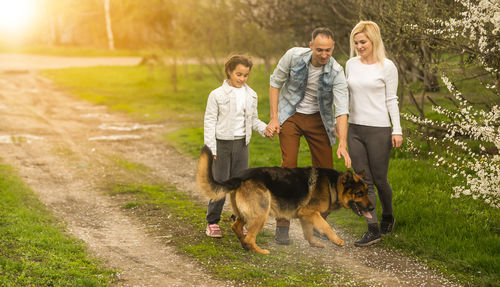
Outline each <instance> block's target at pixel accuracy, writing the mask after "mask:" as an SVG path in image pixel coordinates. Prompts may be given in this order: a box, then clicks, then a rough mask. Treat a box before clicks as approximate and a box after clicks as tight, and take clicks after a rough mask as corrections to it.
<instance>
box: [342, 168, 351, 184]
mask: <svg viewBox="0 0 500 287" xmlns="http://www.w3.org/2000/svg"><path fill="white" fill-rule="evenodd" d="M352 180H353V172H352V171H351V170H350V169H348V170H346V171H345V172H344V174H342V183H343V184H344V186H345V185H347V183H350V182H352Z"/></svg>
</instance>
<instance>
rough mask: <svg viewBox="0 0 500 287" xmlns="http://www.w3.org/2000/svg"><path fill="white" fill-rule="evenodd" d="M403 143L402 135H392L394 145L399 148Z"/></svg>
mask: <svg viewBox="0 0 500 287" xmlns="http://www.w3.org/2000/svg"><path fill="white" fill-rule="evenodd" d="M402 144H403V136H402V135H392V147H393V148H399V147H400V146H401V145H402Z"/></svg>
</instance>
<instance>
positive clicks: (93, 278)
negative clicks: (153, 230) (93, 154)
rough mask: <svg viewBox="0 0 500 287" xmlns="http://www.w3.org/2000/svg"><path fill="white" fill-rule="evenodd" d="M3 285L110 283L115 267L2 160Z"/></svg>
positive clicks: (0, 243)
mask: <svg viewBox="0 0 500 287" xmlns="http://www.w3.org/2000/svg"><path fill="white" fill-rule="evenodd" d="M0 198H1V200H0V286H108V285H109V284H110V282H112V279H113V276H114V272H113V271H111V270H106V269H105V268H104V267H103V266H102V265H101V264H100V263H99V262H98V261H97V260H96V259H94V258H90V257H89V256H88V255H87V253H86V250H85V247H84V244H83V243H82V242H80V241H78V240H76V239H73V238H71V237H70V236H69V235H68V234H66V233H65V232H64V231H63V230H64V226H62V225H61V224H60V223H59V222H58V221H56V220H55V219H54V217H53V216H52V215H51V214H50V213H49V212H48V211H47V210H46V208H45V206H44V205H42V204H41V203H40V202H39V201H38V199H37V198H36V197H35V196H34V194H33V193H32V191H31V190H29V189H28V188H27V187H26V186H25V185H24V184H23V183H22V181H21V179H20V178H18V177H17V175H16V173H15V172H14V171H13V170H12V169H11V168H9V167H7V166H5V165H0Z"/></svg>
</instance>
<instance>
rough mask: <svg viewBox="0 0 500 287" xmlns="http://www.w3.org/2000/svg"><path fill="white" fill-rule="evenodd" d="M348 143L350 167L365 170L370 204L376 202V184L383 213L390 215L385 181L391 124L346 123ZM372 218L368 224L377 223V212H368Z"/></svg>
mask: <svg viewBox="0 0 500 287" xmlns="http://www.w3.org/2000/svg"><path fill="white" fill-rule="evenodd" d="M347 145H348V147H349V156H350V157H351V161H352V168H353V169H354V171H355V172H356V173H360V172H362V171H363V170H364V171H365V173H366V175H365V182H366V184H367V185H368V197H369V198H370V200H371V201H372V203H373V205H375V206H376V204H377V196H376V195H375V189H374V187H373V186H374V185H375V187H377V193H378V197H379V200H380V204H381V206H382V214H383V215H392V189H391V186H390V184H389V181H388V180H387V171H388V169H389V158H390V152H391V148H392V135H391V128H390V127H369V126H362V125H355V124H349V131H348V134H347ZM371 215H372V218H371V219H369V218H367V223H368V224H370V223H377V222H378V221H377V212H376V209H374V210H373V211H372V212H371Z"/></svg>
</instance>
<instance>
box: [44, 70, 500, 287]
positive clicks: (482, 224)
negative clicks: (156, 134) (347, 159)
mask: <svg viewBox="0 0 500 287" xmlns="http://www.w3.org/2000/svg"><path fill="white" fill-rule="evenodd" d="M178 68H179V69H178V91H177V92H174V90H173V85H172V83H171V82H170V79H171V77H170V73H171V71H170V70H168V68H161V69H160V68H158V69H155V70H154V71H150V70H148V69H147V68H146V67H120V68H118V67H99V68H84V69H66V70H60V71H47V72H45V75H46V76H47V77H49V78H52V79H53V80H54V81H55V82H56V83H57V84H59V85H61V86H64V87H66V88H68V90H69V91H71V92H72V93H74V94H75V95H76V96H78V97H81V98H84V99H87V100H89V101H93V102H95V103H98V104H104V105H107V106H109V107H111V108H112V109H115V110H119V111H123V112H127V113H129V114H130V115H131V116H133V117H134V118H135V119H137V120H141V121H149V122H157V121H172V122H173V121H175V122H177V123H178V124H180V126H181V127H182V128H180V129H179V130H177V131H175V132H172V133H170V134H167V135H165V140H166V141H167V142H168V143H169V144H173V145H174V146H176V147H177V148H178V149H179V150H180V151H182V152H184V153H187V154H190V155H192V156H193V158H195V157H196V156H197V155H198V153H199V150H200V147H201V146H202V144H203V130H202V127H203V112H204V108H205V104H206V99H207V96H208V93H209V92H210V91H211V90H212V89H214V88H216V87H218V86H219V85H220V83H219V82H218V81H216V80H215V78H214V77H211V76H210V75H209V74H208V72H206V71H204V70H201V69H200V68H199V67H197V66H179V67H178ZM76 79H77V80H76ZM250 86H251V87H252V88H254V89H255V90H256V91H257V93H258V94H259V114H260V118H261V119H262V120H263V121H265V122H267V121H268V119H269V104H268V78H267V76H266V75H264V72H263V70H262V67H260V66H256V67H255V68H254V69H253V71H252V74H251V79H250ZM403 125H405V123H403ZM309 158H310V156H309V154H308V150H307V146H306V144H305V143H303V144H302V145H301V150H300V155H299V165H300V166H306V165H310V159H309ZM250 164H251V166H264V165H265V166H272V165H280V152H279V145H278V141H277V139H275V140H274V141H270V140H269V139H264V138H262V137H260V136H259V135H257V134H255V135H254V137H253V138H252V142H251V145H250ZM335 166H336V168H338V169H340V170H342V169H345V167H344V166H343V162H342V161H340V160H337V159H336V160H335ZM389 180H390V182H391V185H392V187H393V190H394V208H395V212H394V215H395V217H396V219H397V227H396V229H395V232H394V233H393V234H391V235H389V236H386V237H384V240H383V242H382V244H383V245H385V246H387V247H388V248H395V249H397V250H399V251H401V252H404V253H407V254H411V255H412V256H415V257H418V258H420V259H421V260H422V261H424V262H426V263H427V264H428V265H429V266H432V267H435V268H437V269H439V270H441V271H443V272H444V273H445V274H448V276H450V278H457V279H458V280H460V281H461V282H462V283H464V284H465V285H468V286H499V284H500V283H499V282H500V278H499V274H500V255H499V254H500V236H499V235H500V219H499V218H500V217H499V216H500V211H499V210H497V209H493V208H491V207H490V206H488V205H486V204H483V203H481V202H479V201H475V200H472V199H471V198H466V197H464V198H459V199H452V198H451V194H452V190H451V187H452V186H453V185H454V182H453V180H452V179H450V178H449V177H448V176H447V175H446V174H445V173H444V172H443V171H441V170H439V169H436V168H435V167H433V166H432V164H431V162H428V161H426V160H423V159H416V158H414V157H413V155H410V154H405V153H403V152H401V151H398V152H394V153H393V157H392V159H391V164H390V170H389ZM141 194H142V193H141ZM176 204H178V203H175V202H172V203H170V204H168V203H167V204H165V206H169V207H168V208H175V205H176ZM132 206H133V204H132ZM165 208H167V207H165ZM200 216H202V214H201V213H200ZM202 219H203V217H202ZM330 220H332V221H334V222H336V223H338V224H341V225H342V226H345V227H348V230H350V231H352V232H353V233H354V234H355V235H356V236H361V234H362V233H363V231H364V229H365V228H366V226H365V223H364V221H363V220H362V219H358V218H354V217H352V215H350V214H348V213H347V212H338V213H335V215H333V216H331V218H330ZM201 222H202V221H201ZM199 224H202V223H199ZM200 240H201V239H200ZM202 242H204V243H201V245H202V246H201V247H196V248H204V246H205V247H206V245H209V243H208V242H205V241H202ZM186 248H187V249H189V247H186ZM194 248H195V247H193V249H194ZM207 252H208V251H207ZM190 253H191V254H193V255H194V256H202V255H200V254H201V253H200V252H199V251H197V250H190ZM208 253H210V252H208ZM237 254H238V253H237ZM210 258H212V257H210Z"/></svg>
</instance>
